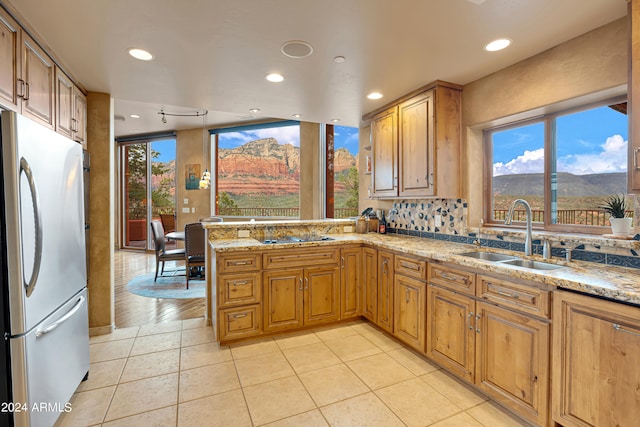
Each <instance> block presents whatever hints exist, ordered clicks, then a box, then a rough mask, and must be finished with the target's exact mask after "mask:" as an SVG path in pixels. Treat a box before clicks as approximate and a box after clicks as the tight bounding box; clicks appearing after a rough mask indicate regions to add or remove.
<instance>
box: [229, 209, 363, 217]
mask: <svg viewBox="0 0 640 427" xmlns="http://www.w3.org/2000/svg"><path fill="white" fill-rule="evenodd" d="M218 215H221V216H246V217H277V216H279V217H293V218H298V217H300V208H298V207H295V208H267V207H263V208H231V207H219V208H218ZM357 215H358V209H356V208H336V209H334V217H335V218H349V217H352V216H357Z"/></svg>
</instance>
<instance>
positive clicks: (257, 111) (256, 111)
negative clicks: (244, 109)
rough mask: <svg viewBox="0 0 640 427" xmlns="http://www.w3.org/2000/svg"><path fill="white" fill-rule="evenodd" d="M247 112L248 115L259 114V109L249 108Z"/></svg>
mask: <svg viewBox="0 0 640 427" xmlns="http://www.w3.org/2000/svg"><path fill="white" fill-rule="evenodd" d="M249 112H250V113H259V112H260V109H259V108H249Z"/></svg>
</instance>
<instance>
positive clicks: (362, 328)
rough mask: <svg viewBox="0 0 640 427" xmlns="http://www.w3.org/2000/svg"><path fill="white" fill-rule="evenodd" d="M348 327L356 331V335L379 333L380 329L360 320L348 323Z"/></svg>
mask: <svg viewBox="0 0 640 427" xmlns="http://www.w3.org/2000/svg"><path fill="white" fill-rule="evenodd" d="M348 325H349V326H351V329H353V330H355V331H358V333H360V334H366V333H368V332H380V329H378V328H377V327H375V326H373V325H372V324H371V323H369V322H366V321H362V320H359V321H355V322H353V323H348Z"/></svg>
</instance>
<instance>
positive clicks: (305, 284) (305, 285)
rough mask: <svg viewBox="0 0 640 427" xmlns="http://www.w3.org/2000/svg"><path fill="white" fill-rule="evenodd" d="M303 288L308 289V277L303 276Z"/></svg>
mask: <svg viewBox="0 0 640 427" xmlns="http://www.w3.org/2000/svg"><path fill="white" fill-rule="evenodd" d="M304 288H305V289H309V278H308V277H305V278H304Z"/></svg>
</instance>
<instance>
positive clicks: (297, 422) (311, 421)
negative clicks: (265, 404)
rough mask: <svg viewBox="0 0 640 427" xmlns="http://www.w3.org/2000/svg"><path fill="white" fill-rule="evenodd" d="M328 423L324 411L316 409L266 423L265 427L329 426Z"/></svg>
mask: <svg viewBox="0 0 640 427" xmlns="http://www.w3.org/2000/svg"><path fill="white" fill-rule="evenodd" d="M328 425H329V424H327V422H326V421H325V419H324V417H323V416H322V413H320V411H319V410H317V409H314V410H313V411H309V412H305V413H303V414H298V415H294V416H293V417H289V418H285V419H284V420H280V421H276V422H273V423H269V424H266V425H265V427H302V426H303V427H327V426H328Z"/></svg>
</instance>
